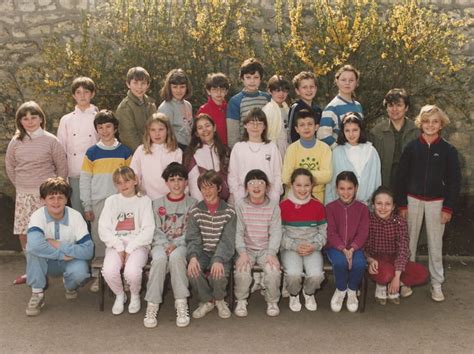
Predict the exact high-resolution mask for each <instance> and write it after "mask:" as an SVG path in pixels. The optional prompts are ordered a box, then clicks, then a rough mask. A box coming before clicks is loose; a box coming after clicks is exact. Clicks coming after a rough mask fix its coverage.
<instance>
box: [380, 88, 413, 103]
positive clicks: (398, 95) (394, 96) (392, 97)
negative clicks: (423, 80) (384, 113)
mask: <svg viewBox="0 0 474 354" xmlns="http://www.w3.org/2000/svg"><path fill="white" fill-rule="evenodd" d="M400 100H402V101H403V103H405V106H406V107H409V106H410V97H409V96H408V93H407V91H406V90H405V89H399V88H394V89H391V90H390V91H388V92H387V94H386V95H385V98H384V99H383V106H384V107H385V108H387V106H388V105H389V104H394V103H397V102H398V101H400Z"/></svg>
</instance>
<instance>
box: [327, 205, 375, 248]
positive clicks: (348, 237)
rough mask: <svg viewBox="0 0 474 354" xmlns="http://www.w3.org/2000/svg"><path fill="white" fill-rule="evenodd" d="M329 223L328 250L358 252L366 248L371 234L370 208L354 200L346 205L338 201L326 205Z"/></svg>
mask: <svg viewBox="0 0 474 354" xmlns="http://www.w3.org/2000/svg"><path fill="white" fill-rule="evenodd" d="M326 217H327V221H328V240H327V244H326V247H327V248H331V247H332V248H336V249H338V250H340V251H342V250H343V249H344V248H354V250H358V249H361V248H363V247H364V244H365V241H366V240H367V236H368V234H369V208H367V205H365V204H363V203H361V202H359V201H358V200H354V201H353V202H352V203H350V204H344V203H343V202H341V200H340V199H337V200H335V201H333V202H331V203H329V204H328V205H326Z"/></svg>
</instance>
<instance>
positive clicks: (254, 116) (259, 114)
mask: <svg viewBox="0 0 474 354" xmlns="http://www.w3.org/2000/svg"><path fill="white" fill-rule="evenodd" d="M253 121H255V122H263V124H264V125H265V129H263V132H262V135H261V138H262V142H264V143H265V144H268V143H269V140H268V136H267V131H268V121H267V116H266V115H265V112H264V111H262V109H261V108H257V107H255V108H252V109H251V110H250V111H249V112H248V113H247V115H246V116H245V118H244V120H243V121H242V124H243V125H245V124H247V123H250V122H253ZM242 141H249V133H248V132H247V129H244V132H243V134H242Z"/></svg>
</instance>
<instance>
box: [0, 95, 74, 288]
mask: <svg viewBox="0 0 474 354" xmlns="http://www.w3.org/2000/svg"><path fill="white" fill-rule="evenodd" d="M15 125H16V132H15V135H14V136H13V138H12V140H11V141H10V143H9V144H8V147H7V152H6V155H5V169H6V172H7V176H8V178H9V179H10V181H11V182H12V184H13V186H14V187H15V189H16V200H15V221H14V225H13V234H15V235H18V238H19V240H20V244H21V248H22V249H23V251H24V250H25V248H26V231H27V226H28V222H29V220H30V216H31V214H33V212H34V211H35V210H36V209H38V208H40V207H41V206H42V203H41V200H40V195H39V193H38V191H39V187H40V185H41V183H43V182H44V181H45V180H46V179H47V178H49V177H57V176H61V177H64V178H66V177H67V173H68V170H67V160H66V154H65V152H64V149H63V147H62V146H61V144H60V143H59V141H58V139H57V138H56V137H55V136H54V135H53V134H50V133H48V132H47V131H45V130H44V127H45V125H46V116H45V114H44V112H43V110H42V109H41V107H40V106H39V105H38V104H37V103H36V102H34V101H29V102H25V103H23V104H22V105H21V106H20V107H19V108H18V110H17V111H16V116H15ZM25 282H26V276H25V275H22V276H20V277H18V278H17V279H15V281H14V284H24V283H25Z"/></svg>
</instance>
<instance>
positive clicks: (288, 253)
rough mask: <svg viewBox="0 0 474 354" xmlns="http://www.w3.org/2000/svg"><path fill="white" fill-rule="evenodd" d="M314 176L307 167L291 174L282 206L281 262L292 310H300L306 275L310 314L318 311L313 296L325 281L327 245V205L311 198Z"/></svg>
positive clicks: (305, 295) (304, 293)
mask: <svg viewBox="0 0 474 354" xmlns="http://www.w3.org/2000/svg"><path fill="white" fill-rule="evenodd" d="M313 184H314V177H313V175H312V174H311V172H310V171H308V170H307V169H305V168H297V169H296V170H294V171H293V173H292V174H291V189H290V191H289V192H288V199H285V200H283V201H282V202H281V203H280V209H281V220H282V224H283V239H282V241H281V260H282V263H283V268H284V270H285V278H286V284H287V290H288V292H289V293H290V302H289V306H290V310H291V311H294V312H298V311H301V303H300V296H299V293H300V291H301V275H302V274H303V275H304V283H303V288H304V290H303V296H304V299H305V307H306V309H307V310H308V311H316V310H317V308H318V307H317V303H316V299H315V298H314V294H315V292H316V290H317V289H319V288H320V287H321V283H322V282H323V280H324V271H323V256H322V254H321V249H322V248H323V246H324V245H325V244H326V227H327V225H326V215H325V211H324V206H323V205H322V204H321V202H319V201H318V200H317V199H314V198H313V197H312V196H311V190H312V189H313Z"/></svg>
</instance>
